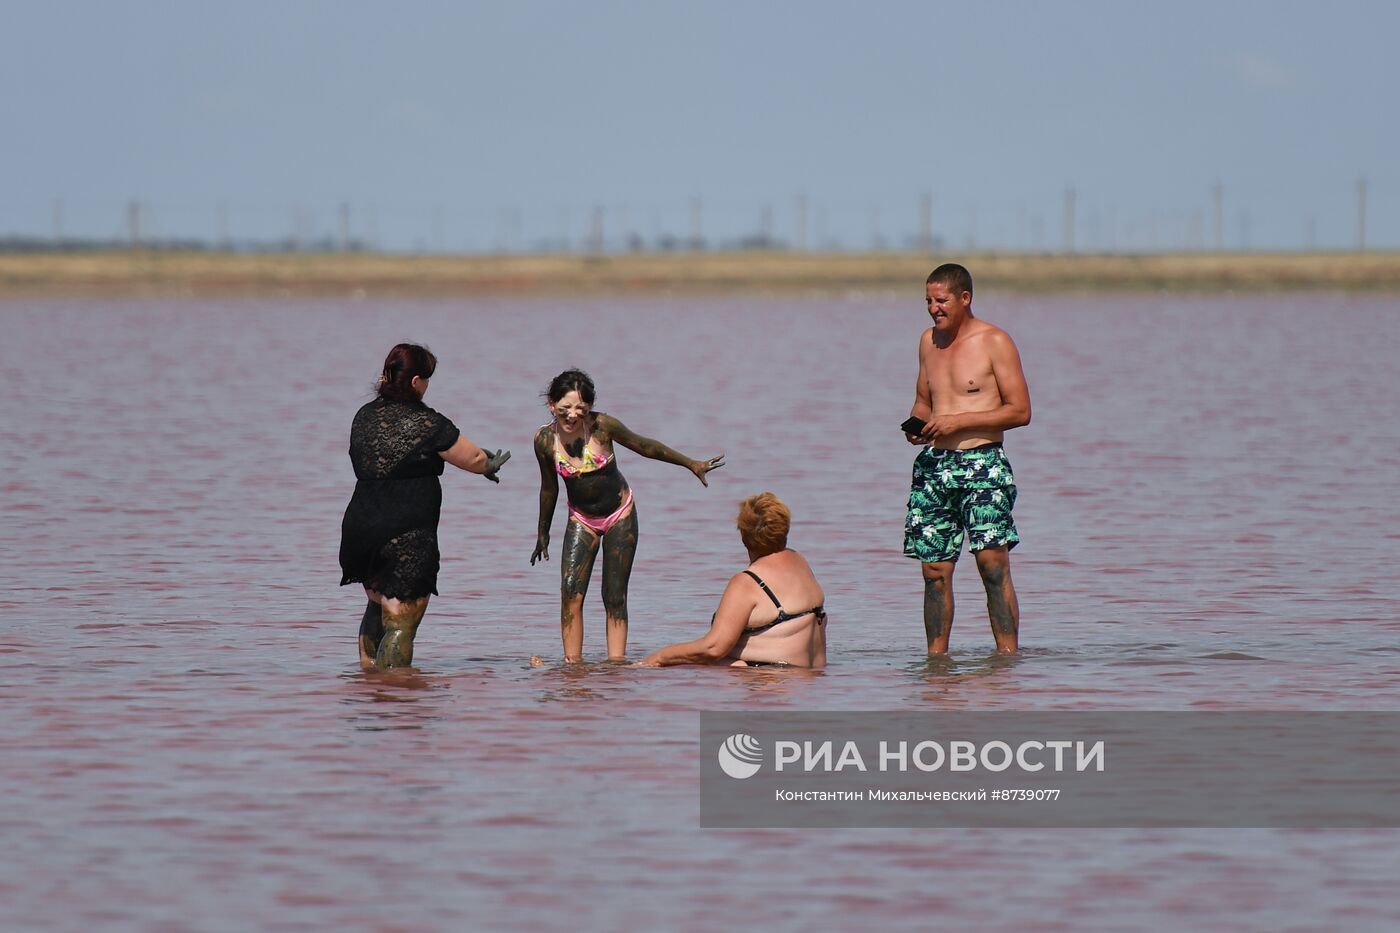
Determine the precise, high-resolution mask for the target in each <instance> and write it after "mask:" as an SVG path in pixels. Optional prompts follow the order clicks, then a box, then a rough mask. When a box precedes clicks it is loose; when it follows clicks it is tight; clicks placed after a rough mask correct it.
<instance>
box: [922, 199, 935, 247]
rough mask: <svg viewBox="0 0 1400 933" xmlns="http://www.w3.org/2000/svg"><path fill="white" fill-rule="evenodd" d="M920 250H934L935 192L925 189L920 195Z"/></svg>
mask: <svg viewBox="0 0 1400 933" xmlns="http://www.w3.org/2000/svg"><path fill="white" fill-rule="evenodd" d="M919 250H920V252H924V253H931V252H933V192H931V191H925V192H924V193H923V194H922V195H921V196H920V197H919Z"/></svg>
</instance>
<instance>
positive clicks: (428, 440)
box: [340, 398, 461, 599]
mask: <svg viewBox="0 0 1400 933" xmlns="http://www.w3.org/2000/svg"><path fill="white" fill-rule="evenodd" d="M460 435H461V432H460V431H458V430H457V426H456V425H454V424H453V423H452V422H451V421H449V420H447V418H445V417H444V416H442V415H440V414H438V413H437V412H435V411H433V410H432V409H431V408H429V407H428V406H427V405H424V404H423V403H422V402H392V401H388V400H386V399H382V398H377V399H375V400H374V401H372V402H370V403H369V404H367V405H365V406H364V407H363V408H361V409H360V410H359V411H358V412H356V414H355V421H354V423H353V424H352V425H351V427H350V462H351V463H352V464H353V465H354V467H355V479H356V480H357V482H356V483H355V495H354V496H353V497H352V498H351V499H350V505H349V506H348V507H347V508H346V509H345V519H344V520H343V521H342V522H341V525H340V568H341V570H342V571H343V572H344V575H343V576H342V577H341V580H340V585H341V586H344V585H345V584H347V583H363V584H364V585H365V586H367V587H369V588H370V589H372V590H375V591H377V592H379V593H382V594H384V595H385V596H389V597H393V598H394V599H418V598H419V597H422V596H427V595H428V594H430V593H437V574H438V562H439V555H438V540H437V526H438V516H439V514H440V513H441V511H442V483H441V482H440V481H439V480H438V477H439V476H441V475H442V471H443V467H444V466H445V465H446V461H444V460H443V459H442V457H440V456H438V453H439V452H440V451H444V450H446V449H447V448H449V447H451V446H452V445H453V444H455V443H456V442H457V438H458V437H459V436H460Z"/></svg>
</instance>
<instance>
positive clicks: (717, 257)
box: [0, 250, 1400, 299]
mask: <svg viewBox="0 0 1400 933" xmlns="http://www.w3.org/2000/svg"><path fill="white" fill-rule="evenodd" d="M947 260H953V261H957V262H962V263H964V264H965V265H967V266H968V268H969V269H971V270H972V274H973V277H974V278H975V280H976V282H977V285H978V287H979V288H990V289H993V290H1001V289H1004V290H1008V291H1021V292H1144V291H1176V292H1214V291H1220V290H1234V291H1284V290H1297V289H1305V290H1332V289H1337V290H1347V291H1380V292H1397V291H1400V251H1368V252H1364V253H1358V252H1350V253H1344V252H1336V253H1184V254H1183V253H1171V254H1159V253H1153V254H1144V255H1089V254H1075V255H1048V254H1024V253H1019V254H1017V253H956V252H953V253H947V254H939V255H936V256H926V255H921V254H916V253H826V254H823V253H791V252H731V253H718V252H715V253H710V252H706V253H647V254H632V255H605V256H585V255H511V256H505V255H502V256H475V255H473V256H437V255H434V256H399V255H386V254H379V253H329V254H239V253H204V252H165V251H153V250H152V251H144V250H130V251H125V250H124V251H112V252H93V253H60V252H53V253H13V254H0V299H5V298H17V297H42V296H51V297H78V296H117V297H121V296H126V297H231V296H250V297H294V296H322V297H333V296H348V297H368V296H371V295H402V296H422V297H450V296H460V295H536V294H539V295H565V294H592V295H627V294H637V295H649V294H651V295H655V294H767V293H772V294H780V295H781V294H788V295H791V294H810V293H852V292H870V291H877V292H886V291H889V292H901V293H902V292H907V291H914V292H918V291H920V289H921V288H922V284H923V280H924V277H925V276H926V275H927V274H928V272H929V270H930V269H932V267H933V266H934V265H936V264H937V263H939V262H943V261H947Z"/></svg>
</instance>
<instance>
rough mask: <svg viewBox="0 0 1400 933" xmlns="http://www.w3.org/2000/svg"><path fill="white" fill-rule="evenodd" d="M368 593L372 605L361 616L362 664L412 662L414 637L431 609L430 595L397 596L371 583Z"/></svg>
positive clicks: (381, 665) (365, 666)
mask: <svg viewBox="0 0 1400 933" xmlns="http://www.w3.org/2000/svg"><path fill="white" fill-rule="evenodd" d="M365 596H366V597H367V598H368V599H369V605H368V606H366V607H365V614H364V617H363V618H362V619H361V620H360V667H361V668H363V669H364V670H370V669H372V668H375V667H379V668H391V667H408V666H409V665H410V664H412V663H413V638H414V636H415V635H417V634H418V625H419V623H421V622H422V621H423V615H424V613H426V612H427V611H428V597H427V596H423V597H420V598H418V599H402V600H401V599H394V598H392V597H386V596H382V595H380V594H379V593H377V592H375V591H373V590H371V589H369V588H368V587H366V588H365ZM376 610H377V611H376Z"/></svg>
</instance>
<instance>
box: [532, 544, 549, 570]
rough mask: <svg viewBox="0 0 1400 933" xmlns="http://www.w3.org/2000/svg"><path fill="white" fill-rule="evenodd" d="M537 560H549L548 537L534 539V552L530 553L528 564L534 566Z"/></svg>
mask: <svg viewBox="0 0 1400 933" xmlns="http://www.w3.org/2000/svg"><path fill="white" fill-rule="evenodd" d="M537 560H549V539H548V538H544V537H541V538H538V539H536V541H535V553H533V554H531V555H530V566H531V567H533V566H535V561H537Z"/></svg>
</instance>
